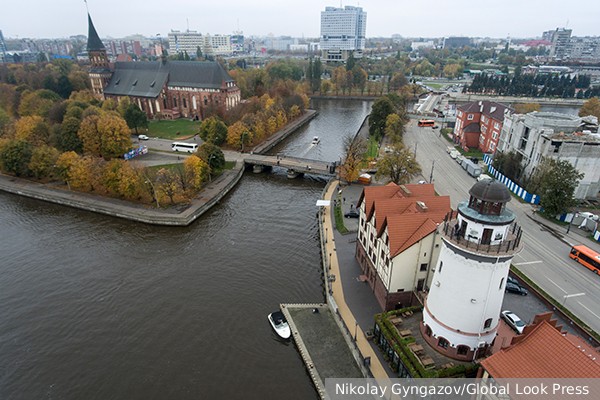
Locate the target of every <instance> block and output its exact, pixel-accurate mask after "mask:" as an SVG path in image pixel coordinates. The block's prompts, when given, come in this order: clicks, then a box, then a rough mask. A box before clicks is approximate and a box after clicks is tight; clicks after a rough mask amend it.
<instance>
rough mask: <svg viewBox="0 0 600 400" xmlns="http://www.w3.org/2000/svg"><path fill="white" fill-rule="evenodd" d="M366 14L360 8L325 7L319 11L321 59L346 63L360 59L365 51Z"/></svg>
mask: <svg viewBox="0 0 600 400" xmlns="http://www.w3.org/2000/svg"><path fill="white" fill-rule="evenodd" d="M366 29H367V13H366V12H364V11H363V9H362V8H361V7H352V6H346V7H344V8H336V7H326V8H325V11H321V40H320V47H321V58H322V59H323V60H325V61H346V60H347V59H348V57H349V56H350V54H354V58H361V57H362V52H363V50H364V49H365V34H366Z"/></svg>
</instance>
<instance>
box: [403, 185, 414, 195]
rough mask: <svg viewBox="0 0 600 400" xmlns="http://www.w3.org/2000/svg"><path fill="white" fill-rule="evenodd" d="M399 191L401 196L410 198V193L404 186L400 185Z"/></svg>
mask: <svg viewBox="0 0 600 400" xmlns="http://www.w3.org/2000/svg"><path fill="white" fill-rule="evenodd" d="M400 190H402V192H403V194H405V195H406V197H410V195H411V194H412V192H411V191H410V190H408V188H407V187H406V186H404V185H400Z"/></svg>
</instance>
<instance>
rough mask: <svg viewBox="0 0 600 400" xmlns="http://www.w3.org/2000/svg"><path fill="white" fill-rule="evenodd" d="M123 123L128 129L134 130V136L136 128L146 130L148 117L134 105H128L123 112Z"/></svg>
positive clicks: (136, 131)
mask: <svg viewBox="0 0 600 400" xmlns="http://www.w3.org/2000/svg"><path fill="white" fill-rule="evenodd" d="M123 118H125V122H127V126H128V127H129V128H130V129H135V134H136V135H137V134H138V128H148V117H147V116H146V113H145V112H143V111H142V110H140V108H139V107H138V106H137V105H135V104H130V105H129V106H128V107H127V109H126V110H125V115H123Z"/></svg>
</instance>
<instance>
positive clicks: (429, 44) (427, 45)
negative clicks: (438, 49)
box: [410, 40, 435, 51]
mask: <svg viewBox="0 0 600 400" xmlns="http://www.w3.org/2000/svg"><path fill="white" fill-rule="evenodd" d="M410 47H411V48H412V49H413V51H414V50H419V49H433V48H434V47H435V42H434V41H433V40H426V41H423V40H421V41H417V42H411V43H410Z"/></svg>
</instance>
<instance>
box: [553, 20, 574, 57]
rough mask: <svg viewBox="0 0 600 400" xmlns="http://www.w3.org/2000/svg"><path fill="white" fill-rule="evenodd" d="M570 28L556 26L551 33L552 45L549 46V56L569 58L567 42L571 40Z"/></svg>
mask: <svg viewBox="0 0 600 400" xmlns="http://www.w3.org/2000/svg"><path fill="white" fill-rule="evenodd" d="M571 32H572V30H571V29H565V28H556V30H555V31H554V33H553V34H552V47H550V57H552V58H555V59H558V60H562V59H564V58H569V55H570V54H569V53H570V51H569V44H570V42H571Z"/></svg>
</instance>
